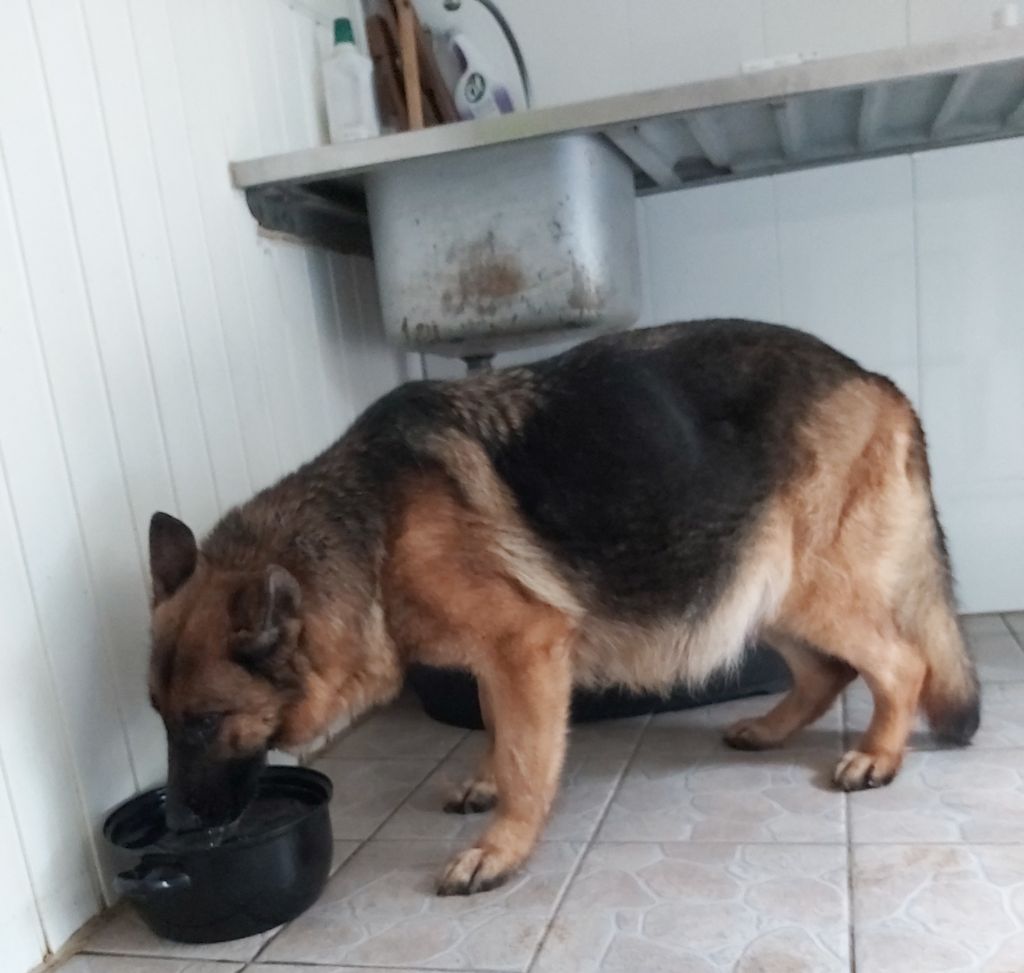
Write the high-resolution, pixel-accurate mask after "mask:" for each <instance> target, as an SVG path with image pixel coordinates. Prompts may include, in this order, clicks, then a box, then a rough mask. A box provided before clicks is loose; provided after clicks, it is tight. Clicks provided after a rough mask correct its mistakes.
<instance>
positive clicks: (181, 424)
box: [0, 0, 407, 973]
mask: <svg viewBox="0 0 1024 973" xmlns="http://www.w3.org/2000/svg"><path fill="white" fill-rule="evenodd" d="M321 34H322V30H321V29H319V28H316V27H315V26H314V23H313V21H312V20H310V19H309V18H308V17H307V16H305V15H304V14H301V13H299V12H296V11H294V10H292V8H291V7H290V6H289V5H288V4H286V3H285V2H284V0H214V2H205V0H174V2H165V0H82V2H81V3H73V4H67V3H65V2H63V0H10V2H8V3H6V4H4V6H3V9H2V12H0V390H2V391H0V617H3V619H4V639H3V641H2V643H0V665H2V667H3V669H2V671H3V680H2V681H0V861H2V862H3V866H2V869H0V870H2V873H3V878H2V884H3V888H2V894H0V968H2V969H3V970H4V973H21V971H24V970H27V969H29V968H30V967H32V966H34V965H35V964H36V963H38V962H39V961H40V960H41V959H42V957H43V954H44V951H45V950H46V949H51V950H52V949H57V948H59V947H60V946H61V945H62V944H63V943H64V942H65V941H66V940H67V938H68V937H69V936H70V935H71V934H72V933H73V932H74V931H75V930H76V929H77V928H78V927H79V926H80V925H81V924H82V923H83V922H84V921H85V920H87V919H88V918H89V917H90V916H92V915H93V914H94V913H95V912H96V911H97V910H98V908H99V907H100V905H101V903H102V902H103V901H104V899H108V898H109V890H107V889H105V888H104V881H105V876H104V875H103V874H102V869H101V867H100V865H99V860H100V856H101V848H100V847H99V843H98V841H97V835H96V829H97V825H98V824H99V823H100V822H101V820H102V818H103V816H104V814H105V813H106V811H107V810H108V809H109V808H110V807H111V806H113V805H114V804H115V803H117V802H118V801H120V800H121V799H123V798H124V797H126V796H127V795H128V794H130V793H131V792H132V791H134V790H135V789H136V788H137V787H142V786H147V785H149V784H151V783H153V782H154V781H156V780H157V779H158V778H159V777H160V776H161V775H162V773H163V753H162V749H163V740H162V733H161V729H160V727H159V724H158V722H157V721H156V720H155V719H154V718H153V716H152V715H151V713H150V712H149V709H148V704H147V702H146V691H145V667H146V656H147V644H146V643H147V632H146V630H147V623H148V618H147V615H148V611H147V604H146V603H147V595H146V581H145V550H144V545H145V541H144V538H145V532H146V525H147V522H148V518H149V516H150V514H151V513H152V512H153V511H154V510H155V509H167V510H171V511H175V512H177V513H179V514H180V515H182V516H184V517H185V518H186V519H187V520H189V521H190V522H191V523H192V524H194V525H195V527H196V528H197V529H205V528H207V527H209V526H210V525H211V523H212V522H213V521H214V520H215V519H216V517H217V515H218V514H219V513H220V512H222V511H223V510H224V509H225V508H226V507H227V506H229V505H231V504H233V503H235V502H237V501H239V500H241V499H244V498H245V497H246V496H247V495H249V494H250V493H251V492H252V491H253V490H254V489H256V488H258V487H260V486H262V485H265V484H266V483H268V482H269V481H271V480H272V479H274V478H276V477H277V476H279V475H280V474H282V473H283V472H285V471H286V470H288V469H290V468H292V467H293V466H295V465H296V464H297V463H298V462H299V461H300V460H302V459H305V458H307V457H309V456H310V455H311V454H312V453H313V452H314V451H315V450H318V449H320V448H321V447H323V446H325V445H326V444H327V443H328V442H330V441H331V440H332V439H333V438H334V437H335V436H336V435H337V434H338V433H339V432H340V431H341V429H342V428H343V427H344V426H345V425H346V424H347V423H348V422H349V421H350V419H351V418H352V417H353V415H354V414H355V412H356V411H357V410H358V409H359V408H360V407H362V405H364V404H365V403H366V402H367V401H368V400H369V399H371V398H372V397H373V396H375V395H377V394H379V393H380V392H382V391H384V390H385V389H386V388H388V387H390V386H392V385H394V384H395V383H396V381H398V380H399V379H400V378H402V377H404V376H405V374H406V364H407V363H406V361H405V359H404V358H403V357H401V356H398V355H396V354H394V353H392V352H389V351H388V350H387V349H386V347H385V345H384V343H383V339H382V336H381V332H380V329H379V314H378V310H377V306H376V298H375V295H374V287H375V285H374V282H373V276H372V266H371V265H370V264H369V263H368V261H365V260H358V259H352V258H343V257H340V256H336V255H331V256H328V255H326V254H324V253H321V252H314V251H311V250H307V249H306V248H303V247H299V246H296V245H294V244H290V243H285V242H280V241H276V240H275V241H272V240H270V239H268V238H266V237H263V236H260V235H259V234H258V233H257V232H256V227H255V224H254V223H253V221H252V218H251V217H250V215H249V213H248V211H247V210H246V208H245V204H244V200H243V199H242V198H241V196H240V195H239V194H238V193H236V192H235V191H234V190H232V188H231V186H230V183H229V179H228V173H227V162H228V160H230V159H232V158H236V157H239V156H245V155H253V154H259V153H263V152H271V151H279V150H283V149H286V148H289V147H298V146H301V145H308V144H313V143H316V142H318V141H320V140H321V137H322V133H323V127H322V121H323V120H322V117H321V112H320V110H319V108H318V106H317V104H316V101H315V100H314V98H313V94H314V92H315V90H316V88H315V86H316V84H317V83H318V82H317V78H316V59H317V56H318V55H317V45H318V43H319V41H320V36H321Z"/></svg>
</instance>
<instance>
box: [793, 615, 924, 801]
mask: <svg viewBox="0 0 1024 973" xmlns="http://www.w3.org/2000/svg"><path fill="white" fill-rule="evenodd" d="M865 604H866V602H865V601H861V602H860V603H859V604H853V605H851V606H850V608H849V610H843V607H842V606H841V605H840V603H839V599H838V598H836V599H835V600H833V601H832V602H831V603H826V604H825V605H824V606H823V607H822V608H821V609H820V610H818V611H813V612H807V613H802V615H801V616H800V617H799V618H797V619H794V620H792V625H795V626H799V631H800V635H801V637H802V638H805V639H808V640H811V641H813V644H816V645H820V646H821V647H822V650H823V651H825V652H827V653H828V654H829V655H831V656H834V657H835V658H836V659H837V660H839V661H841V662H843V663H845V664H846V665H847V666H849V667H851V668H854V669H856V671H857V672H858V673H860V675H861V676H863V677H864V681H865V682H866V683H867V685H868V688H869V689H870V690H871V695H872V696H873V697H874V703H875V708H874V714H873V716H872V718H871V722H870V724H869V725H868V728H867V731H866V732H865V733H864V735H863V736H862V737H861V739H860V740H859V741H858V742H857V745H856V747H855V748H854V749H853V750H850V751H849V752H847V753H846V754H845V755H844V756H843V758H842V759H841V760H840V761H839V764H838V765H837V767H836V769H835V774H834V776H833V780H834V781H835V783H836V785H837V786H838V787H841V788H842V789H843V790H847V791H855V790H862V789H864V788H868V787H879V786H881V785H883V784H888V783H889V782H890V781H891V780H892V779H893V777H895V776H896V772H897V771H898V770H899V768H900V764H901V763H902V761H903V753H904V750H905V749H906V745H907V738H908V737H909V736H910V731H911V728H912V727H913V724H914V718H915V716H916V715H917V708H918V705H919V701H920V698H921V692H922V689H923V687H924V683H925V676H926V674H927V671H928V667H927V664H926V662H925V655H924V652H923V651H922V650H921V649H920V647H918V646H917V645H915V644H914V643H913V642H911V641H909V640H908V639H906V638H905V637H903V635H901V633H900V631H899V629H898V626H897V624H896V620H895V618H894V617H892V616H891V615H887V614H886V613H885V612H884V611H882V612H879V613H878V614H877V615H876V616H875V617H871V616H864V615H862V614H860V613H859V610H862V606H863V605H865ZM789 625H790V623H789V622H787V627H788V626H789Z"/></svg>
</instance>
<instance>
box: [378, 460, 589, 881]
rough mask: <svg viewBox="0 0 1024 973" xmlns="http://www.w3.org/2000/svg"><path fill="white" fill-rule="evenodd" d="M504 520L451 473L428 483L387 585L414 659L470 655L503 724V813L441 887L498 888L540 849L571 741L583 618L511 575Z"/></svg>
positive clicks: (411, 511)
mask: <svg viewBox="0 0 1024 973" xmlns="http://www.w3.org/2000/svg"><path fill="white" fill-rule="evenodd" d="M494 541H495V538H494V533H493V524H492V523H491V522H489V521H488V520H487V519H486V518H485V517H481V516H480V515H479V514H477V513H475V512H473V511H470V510H468V509H467V508H466V507H465V506H464V505H463V504H462V503H460V501H459V499H458V498H457V497H456V496H455V495H454V494H453V492H452V490H451V488H450V487H449V486H448V485H447V484H446V483H445V482H444V481H442V480H440V479H429V480H425V481H424V482H422V483H420V484H418V485H417V486H416V489H415V491H414V493H413V494H412V495H411V496H410V498H409V499H408V501H407V503H406V506H405V510H404V514H403V516H402V518H401V520H400V521H399V523H398V525H397V527H396V530H395V532H394V537H393V539H392V542H391V544H390V546H389V556H388V559H387V562H386V565H385V571H384V577H383V590H384V598H385V604H386V605H387V616H388V618H389V620H390V622H391V625H392V636H393V638H394V639H395V642H396V643H397V644H399V645H403V646H407V647H409V651H410V653H411V658H413V659H416V660H417V661H423V662H429V663H431V664H434V665H450V666H463V667H467V668H469V669H471V670H472V671H473V673H474V674H475V675H476V677H477V680H478V681H479V683H480V685H481V687H482V691H483V693H484V694H485V698H486V700H487V701H488V706H487V710H488V713H489V715H490V716H491V718H492V722H493V727H494V749H493V754H492V756H491V757H490V759H489V760H488V762H487V767H486V769H485V770H484V776H483V777H482V778H481V779H480V781H479V786H480V787H485V786H486V779H487V777H488V776H490V775H492V774H493V778H494V781H495V786H496V789H497V793H498V811H497V816H496V817H495V820H494V821H493V822H492V824H491V825H490V827H489V828H488V829H487V830H486V832H485V833H484V834H483V836H482V837H481V838H480V840H479V841H478V842H477V843H476V844H475V845H474V847H473V848H471V849H469V850H468V851H466V852H463V853H462V854H460V855H458V856H457V857H456V858H455V859H454V860H453V861H452V863H451V864H450V866H449V868H448V870H447V871H446V873H445V875H444V876H443V878H442V880H441V885H440V891H441V892H442V893H466V892H473V891H479V890H482V889H486V888H490V887H493V886H494V885H496V884H498V883H499V882H501V881H503V880H504V878H505V877H506V876H507V875H508V874H509V873H510V872H511V871H512V870H514V869H515V868H517V867H518V866H519V865H520V864H521V863H522V862H523V860H524V859H525V858H526V856H527V855H528V854H529V853H530V851H531V850H532V848H533V846H534V844H535V842H536V841H537V838H538V837H539V834H540V830H541V828H542V827H543V825H544V821H545V819H546V818H547V815H548V811H549V810H550V807H551V803H552V801H553V800H554V796H555V791H556V789H557V785H558V777H559V774H560V771H561V764H562V758H563V754H564V750H565V734H566V726H567V720H568V706H569V691H570V687H571V672H570V661H569V648H568V645H569V637H570V635H571V632H572V627H573V626H572V621H571V620H570V619H569V618H568V616H567V615H566V614H565V613H564V612H561V611H559V610H558V609H556V608H554V607H552V606H550V605H547V604H545V603H543V602H542V601H540V600H538V599H537V597H536V596H535V595H534V594H533V593H532V592H531V591H529V590H528V589H527V588H525V587H524V586H523V585H522V584H520V583H519V582H518V581H517V580H516V579H514V578H512V577H509V573H508V571H507V570H506V568H505V564H504V560H503V558H502V556H501V555H500V554H499V553H497V551H496V549H495V543H494Z"/></svg>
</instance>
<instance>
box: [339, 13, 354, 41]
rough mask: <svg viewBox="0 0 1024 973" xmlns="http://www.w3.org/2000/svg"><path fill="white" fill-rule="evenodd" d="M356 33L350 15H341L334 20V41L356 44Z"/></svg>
mask: <svg viewBox="0 0 1024 973" xmlns="http://www.w3.org/2000/svg"><path fill="white" fill-rule="evenodd" d="M355 42H356V39H355V35H354V34H353V33H352V21H351V20H349V19H348V17H339V18H338V19H337V20H336V21H334V43H335V44H354V43H355Z"/></svg>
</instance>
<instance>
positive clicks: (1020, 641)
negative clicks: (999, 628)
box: [999, 612, 1024, 652]
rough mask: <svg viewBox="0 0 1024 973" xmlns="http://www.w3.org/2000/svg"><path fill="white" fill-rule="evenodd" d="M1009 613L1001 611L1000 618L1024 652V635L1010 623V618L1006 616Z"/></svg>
mask: <svg viewBox="0 0 1024 973" xmlns="http://www.w3.org/2000/svg"><path fill="white" fill-rule="evenodd" d="M1007 614H1008V613H1006V612H1000V614H999V618H1000V620H1001V621H1002V623H1003V624H1004V625H1005V626H1006V630H1007V631H1008V632H1009V633H1010V638H1012V639H1013V641H1014V642H1016V643H1017V648H1018V649H1020V650H1021V651H1022V652H1024V637H1022V636H1019V635H1018V634H1017V630H1016V629H1015V628H1014V627H1013V626H1012V625H1011V624H1010V621H1009V619H1008V618H1007V617H1006V615H1007Z"/></svg>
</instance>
